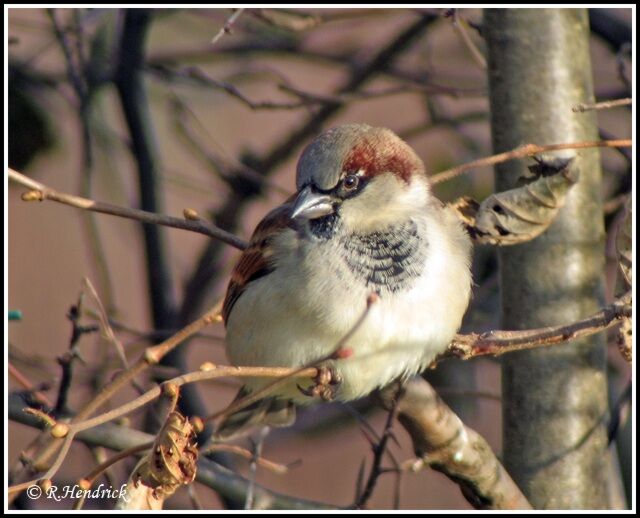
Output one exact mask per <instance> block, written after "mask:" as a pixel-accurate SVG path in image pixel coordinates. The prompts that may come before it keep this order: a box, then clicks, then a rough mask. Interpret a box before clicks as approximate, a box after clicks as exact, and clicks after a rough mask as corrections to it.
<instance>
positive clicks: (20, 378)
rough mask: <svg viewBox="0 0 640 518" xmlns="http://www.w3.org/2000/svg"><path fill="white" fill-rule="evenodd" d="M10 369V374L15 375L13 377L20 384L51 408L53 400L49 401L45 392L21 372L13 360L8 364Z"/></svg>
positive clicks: (41, 402)
mask: <svg viewBox="0 0 640 518" xmlns="http://www.w3.org/2000/svg"><path fill="white" fill-rule="evenodd" d="M8 371H9V375H10V376H11V377H13V379H15V380H16V381H17V382H18V383H19V384H20V385H22V387H24V388H25V389H26V390H28V391H29V392H30V393H32V394H33V397H34V398H35V399H36V400H37V401H38V402H39V403H40V404H42V405H45V406H47V407H49V408H50V407H51V406H52V404H51V401H49V398H47V396H46V395H45V394H43V393H42V392H40V391H39V390H38V388H37V387H35V386H34V385H33V383H31V381H29V379H28V378H27V377H26V376H25V375H24V374H22V372H20V370H19V369H18V368H17V367H16V366H15V365H13V364H12V363H11V362H9V364H8Z"/></svg>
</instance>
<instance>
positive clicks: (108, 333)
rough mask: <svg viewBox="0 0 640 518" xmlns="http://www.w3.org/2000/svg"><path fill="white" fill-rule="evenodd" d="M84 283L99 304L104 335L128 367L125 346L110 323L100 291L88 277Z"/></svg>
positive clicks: (124, 365)
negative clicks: (99, 294)
mask: <svg viewBox="0 0 640 518" xmlns="http://www.w3.org/2000/svg"><path fill="white" fill-rule="evenodd" d="M82 283H83V284H84V285H85V287H86V288H87V289H88V290H89V294H90V295H91V297H92V298H93V300H94V302H95V304H96V306H98V318H99V320H100V327H101V328H102V335H103V336H104V338H106V339H107V341H108V342H110V343H111V344H112V345H113V347H114V349H115V350H116V354H117V355H118V357H119V358H120V362H121V363H122V366H123V367H124V368H125V369H128V368H129V363H128V362H127V356H126V355H125V353H124V347H123V346H122V343H121V342H120V340H118V338H117V337H116V334H115V333H114V332H113V329H111V325H110V324H109V317H108V316H107V312H106V311H105V309H104V306H103V305H102V301H101V300H100V297H99V296H98V292H97V291H96V289H95V288H94V286H93V284H92V283H91V281H90V280H89V278H88V277H84V278H83V279H82Z"/></svg>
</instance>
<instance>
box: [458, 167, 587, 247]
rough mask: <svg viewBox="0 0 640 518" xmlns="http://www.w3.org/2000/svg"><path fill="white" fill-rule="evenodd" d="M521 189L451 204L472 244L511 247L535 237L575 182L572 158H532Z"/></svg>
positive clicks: (551, 218)
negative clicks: (482, 199)
mask: <svg viewBox="0 0 640 518" xmlns="http://www.w3.org/2000/svg"><path fill="white" fill-rule="evenodd" d="M536 161H537V164H535V165H533V166H531V167H530V168H529V170H530V173H531V174H530V175H528V176H527V177H526V178H523V179H522V183H523V185H521V186H520V187H516V188H515V189H511V190H508V191H503V192H499V193H495V194H492V195H491V196H489V197H488V198H486V199H485V200H484V201H483V202H482V203H480V204H478V202H476V201H475V200H473V199H472V198H469V197H463V198H460V199H459V200H457V201H456V202H454V203H453V204H451V206H452V208H453V209H454V210H455V211H456V212H457V214H458V216H459V217H460V219H461V220H462V222H463V223H464V225H465V226H466V227H467V229H468V230H469V233H470V234H471V236H472V237H473V239H474V241H475V242H476V243H480V244H492V245H502V246H505V245H515V244H518V243H523V242H525V241H529V240H531V239H534V238H535V237H538V236H539V235H540V234H542V233H543V232H544V231H545V230H546V229H547V228H548V227H549V225H551V223H552V222H553V220H554V219H555V217H556V215H557V214H558V211H559V210H560V208H562V206H563V205H564V202H565V198H566V196H567V193H568V192H569V189H570V188H571V187H572V186H573V185H574V184H575V183H576V182H577V181H578V176H579V175H578V171H577V169H575V167H571V163H572V161H573V159H572V158H569V159H567V158H536Z"/></svg>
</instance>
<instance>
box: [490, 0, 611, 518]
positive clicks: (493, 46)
mask: <svg viewBox="0 0 640 518" xmlns="http://www.w3.org/2000/svg"><path fill="white" fill-rule="evenodd" d="M484 31H485V37H486V42H487V47H488V54H489V89H490V103H491V125H492V134H493V145H494V151H495V152H496V153H498V152H502V151H506V150H509V149H512V148H515V147H517V146H519V145H521V144H525V143H535V144H552V143H564V142H579V141H585V140H598V130H597V127H596V116H595V112H585V113H574V112H573V111H572V109H571V108H572V106H574V105H575V104H577V103H589V102H593V86H592V80H591V62H590V56H589V27H588V17H587V11H586V9H487V10H486V11H485V15H484ZM568 154H573V155H575V159H574V162H573V165H572V167H577V168H578V169H579V173H580V180H579V182H578V184H577V185H575V186H574V187H573V189H572V191H571V193H570V194H569V196H568V199H567V203H566V205H565V207H564V208H563V209H562V210H561V211H560V213H559V215H558V218H557V220H556V221H555V222H554V223H553V224H552V226H551V227H550V228H549V229H548V230H547V231H546V232H545V233H544V234H543V235H542V236H540V237H538V238H536V239H534V240H533V241H530V242H528V243H525V244H522V245H517V246H511V247H504V248H502V249H500V280H501V294H502V318H503V325H504V328H506V329H526V328H532V327H541V326H547V325H554V324H560V323H569V322H572V321H575V320H577V319H579V318H582V317H585V316H587V315H588V314H590V313H592V312H595V311H597V309H598V308H599V307H600V306H601V305H602V304H603V302H604V300H603V271H604V224H603V212H602V204H601V196H600V182H601V171H600V160H599V158H600V156H599V152H598V151H597V150H596V149H589V150H581V151H579V152H578V153H574V152H568ZM526 167H527V163H525V161H511V162H507V163H505V164H501V165H499V166H497V167H496V190H497V191H502V190H506V189H511V188H513V187H515V186H516V182H517V180H518V178H519V177H520V176H523V174H524V173H525V171H526ZM605 353H606V350H605V336H604V334H599V335H596V336H594V337H591V338H587V339H582V340H576V341H572V342H569V343H567V344H564V345H560V346H556V347H551V348H546V349H540V350H532V351H524V352H518V353H515V354H509V355H507V356H505V358H504V361H503V364H502V376H503V388H502V395H503V451H504V463H505V466H506V468H507V471H508V472H509V473H510V474H511V475H512V477H513V478H514V480H515V481H516V483H517V484H519V486H520V487H521V489H522V490H523V492H524V493H525V495H526V496H527V498H528V499H529V500H530V502H531V504H532V505H533V506H534V508H536V509H576V508H580V509H588V508H591V509H603V508H608V507H609V496H608V491H607V488H608V486H609V485H608V484H607V477H608V476H609V474H610V473H611V471H610V469H609V466H610V465H609V462H610V458H609V454H608V451H607V433H606V427H605V425H606V421H607V417H608V414H607V412H608V410H607V382H606V370H605V369H606V357H605Z"/></svg>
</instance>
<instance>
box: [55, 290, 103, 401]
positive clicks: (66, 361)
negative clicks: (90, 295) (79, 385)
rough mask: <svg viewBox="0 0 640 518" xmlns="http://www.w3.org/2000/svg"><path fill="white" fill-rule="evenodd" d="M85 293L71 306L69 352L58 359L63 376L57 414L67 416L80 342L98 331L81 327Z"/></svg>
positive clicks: (59, 390)
mask: <svg viewBox="0 0 640 518" xmlns="http://www.w3.org/2000/svg"><path fill="white" fill-rule="evenodd" d="M83 297H84V293H82V292H81V293H80V295H79V296H78V303H77V304H76V305H74V306H71V308H70V309H69V312H68V313H67V318H68V319H69V321H70V322H71V338H70V340H69V350H68V351H66V352H65V353H64V354H63V355H61V356H59V357H58V364H59V365H60V366H61V367H62V376H61V377H60V387H59V389H58V398H57V400H56V406H55V412H56V414H66V413H68V412H69V409H68V408H67V397H68V395H69V389H70V388H71V377H72V375H73V361H74V360H75V359H77V358H79V357H80V356H79V353H78V342H79V341H80V338H81V337H82V336H83V335H85V334H87V333H93V332H95V331H97V330H98V327H97V326H82V325H80V323H79V321H80V316H81V315H82V299H83Z"/></svg>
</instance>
